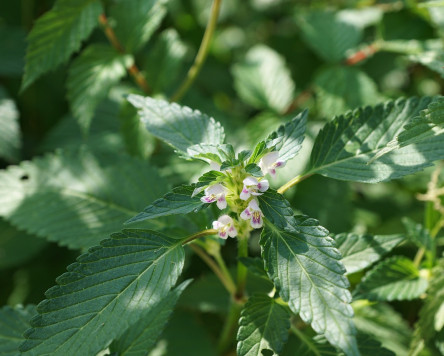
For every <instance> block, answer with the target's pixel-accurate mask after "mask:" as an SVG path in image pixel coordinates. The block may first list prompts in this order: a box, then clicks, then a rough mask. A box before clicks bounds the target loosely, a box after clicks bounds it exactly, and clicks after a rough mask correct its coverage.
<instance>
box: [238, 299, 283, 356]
mask: <svg viewBox="0 0 444 356" xmlns="http://www.w3.org/2000/svg"><path fill="white" fill-rule="evenodd" d="M288 329H290V313H289V311H288V309H287V308H285V307H284V306H282V305H280V304H278V303H277V302H276V301H275V300H274V299H272V298H270V297H268V296H266V295H255V296H252V297H251V298H250V299H249V300H248V302H247V303H246V304H245V306H244V309H243V310H242V313H241V317H240V319H239V329H238V332H237V340H238V344H237V355H239V356H253V355H255V356H262V355H263V354H264V353H263V350H267V351H268V352H269V353H270V356H271V355H278V354H279V353H280V352H281V350H282V348H283V346H284V344H285V342H286V341H287V337H288Z"/></svg>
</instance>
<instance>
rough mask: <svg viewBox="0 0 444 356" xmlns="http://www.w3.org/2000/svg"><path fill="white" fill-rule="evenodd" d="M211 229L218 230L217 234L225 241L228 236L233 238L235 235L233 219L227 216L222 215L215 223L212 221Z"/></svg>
mask: <svg viewBox="0 0 444 356" xmlns="http://www.w3.org/2000/svg"><path fill="white" fill-rule="evenodd" d="M213 229H217V230H218V233H217V234H218V235H219V237H220V238H221V239H226V238H227V237H228V236H230V237H235V236H236V235H237V230H236V228H235V227H234V222H233V219H232V218H230V217H229V216H228V215H222V216H220V217H219V219H217V221H213Z"/></svg>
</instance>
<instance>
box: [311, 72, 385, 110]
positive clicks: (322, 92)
mask: <svg viewBox="0 0 444 356" xmlns="http://www.w3.org/2000/svg"><path fill="white" fill-rule="evenodd" d="M314 83H315V92H316V95H317V107H318V109H319V112H320V113H321V114H322V115H323V116H325V117H327V118H328V119H332V118H333V116H335V115H339V114H343V113H345V112H346V111H348V110H350V109H356V108H357V107H359V106H364V105H373V104H377V103H378V102H379V101H381V99H382V97H381V96H380V94H379V93H378V88H377V87H376V84H375V82H374V81H373V80H372V79H371V78H370V77H368V76H367V74H365V73H364V72H362V71H360V70H359V69H356V68H351V67H342V66H341V67H330V68H326V69H324V70H322V71H321V72H319V74H318V75H317V76H316V77H315V79H314Z"/></svg>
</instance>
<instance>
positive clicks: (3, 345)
mask: <svg viewBox="0 0 444 356" xmlns="http://www.w3.org/2000/svg"><path fill="white" fill-rule="evenodd" d="M35 314H37V311H36V308H35V306H34V305H27V306H26V307H23V306H21V305H17V306H16V307H14V308H11V307H8V306H6V307H3V308H2V309H0V355H1V356H19V355H20V352H19V350H18V348H19V346H20V344H21V343H22V342H23V341H24V340H25V338H24V337H23V336H22V335H23V333H24V331H25V330H27V329H29V328H30V327H31V325H30V323H29V320H30V319H31V317H32V316H34V315H35Z"/></svg>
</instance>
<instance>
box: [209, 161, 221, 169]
mask: <svg viewBox="0 0 444 356" xmlns="http://www.w3.org/2000/svg"><path fill="white" fill-rule="evenodd" d="M210 170H211V171H218V172H220V164H219V163H217V162H216V161H210Z"/></svg>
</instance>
